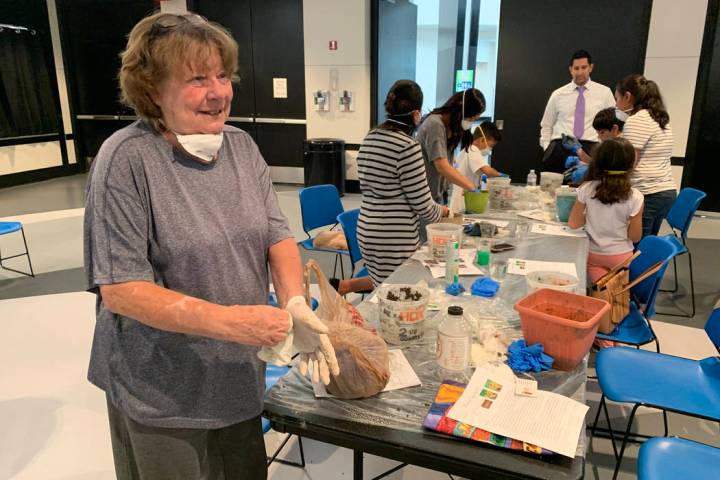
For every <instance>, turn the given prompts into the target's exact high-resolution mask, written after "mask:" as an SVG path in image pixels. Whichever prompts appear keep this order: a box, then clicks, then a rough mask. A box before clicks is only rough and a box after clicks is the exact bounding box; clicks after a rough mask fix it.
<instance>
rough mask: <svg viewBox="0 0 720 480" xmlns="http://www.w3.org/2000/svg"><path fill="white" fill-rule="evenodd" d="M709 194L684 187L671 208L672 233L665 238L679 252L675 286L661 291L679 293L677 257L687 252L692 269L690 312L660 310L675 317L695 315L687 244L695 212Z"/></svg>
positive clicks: (675, 263)
mask: <svg viewBox="0 0 720 480" xmlns="http://www.w3.org/2000/svg"><path fill="white" fill-rule="evenodd" d="M706 196H707V195H706V194H705V192H702V191H700V190H696V189H694V188H683V189H682V190H680V194H679V195H678V197H677V199H676V200H675V202H674V203H673V205H672V207H671V208H670V212H668V215H667V218H666V219H665V220H667V222H668V224H669V225H670V228H671V229H672V233H669V234H667V235H665V238H667V239H668V240H670V241H671V242H672V243H673V245H675V249H676V250H677V253H676V254H675V256H674V257H673V271H674V273H675V287H674V288H673V289H672V290H660V291H661V292H670V293H677V291H678V289H679V288H680V285H679V284H678V273H677V260H676V259H677V257H679V256H680V255H683V254H685V253H687V255H688V267H689V269H690V305H691V310H690V313H688V312H686V311H685V310H683V309H679V310H680V312H681V313H667V312H660V313H661V314H662V315H670V316H674V317H688V318H692V317H694V316H695V280H694V279H693V268H692V255H691V254H690V249H689V248H688V246H687V234H688V230H690V224H691V223H692V219H693V217H694V216H695V212H696V211H697V209H698V207H700V202H702V199H703V198H705V197H706Z"/></svg>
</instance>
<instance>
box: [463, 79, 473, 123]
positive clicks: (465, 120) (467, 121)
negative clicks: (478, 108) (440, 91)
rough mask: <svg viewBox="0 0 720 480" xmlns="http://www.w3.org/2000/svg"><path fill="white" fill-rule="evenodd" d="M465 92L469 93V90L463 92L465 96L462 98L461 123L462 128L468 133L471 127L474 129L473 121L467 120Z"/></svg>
mask: <svg viewBox="0 0 720 480" xmlns="http://www.w3.org/2000/svg"><path fill="white" fill-rule="evenodd" d="M465 92H467V89H465V90H463V96H462V114H461V118H462V120H461V121H460V127H461V128H462V129H463V130H465V131H468V130H470V127H472V124H473V121H472V120H468V119H466V118H465Z"/></svg>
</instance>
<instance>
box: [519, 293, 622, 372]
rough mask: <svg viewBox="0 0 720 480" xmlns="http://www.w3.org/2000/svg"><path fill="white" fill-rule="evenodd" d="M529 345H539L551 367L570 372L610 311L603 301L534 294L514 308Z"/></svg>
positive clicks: (558, 294) (564, 295)
mask: <svg viewBox="0 0 720 480" xmlns="http://www.w3.org/2000/svg"><path fill="white" fill-rule="evenodd" d="M515 310H517V311H518V313H519V314H520V323H521V325H522V332H523V336H524V337H525V341H526V342H527V344H528V345H532V344H534V343H542V344H543V347H544V350H545V353H547V354H548V355H550V356H552V357H554V358H555V363H554V364H553V367H554V368H556V369H558V370H572V369H574V368H575V367H576V366H577V365H578V364H579V363H580V362H581V361H582V359H583V357H584V356H585V355H586V354H587V353H588V352H589V351H590V347H591V346H592V343H593V340H594V339H595V334H596V333H597V329H598V323H599V322H600V318H601V317H602V316H603V315H605V313H606V312H607V311H608V310H610V304H608V303H607V302H606V301H604V300H600V299H597V298H592V297H587V296H585V295H577V294H574V293H569V292H560V291H557V290H551V289H549V288H542V289H540V290H537V291H535V292H533V293H531V294H530V295H527V296H526V297H524V298H521V299H520V300H519V301H518V302H517V303H516V304H515Z"/></svg>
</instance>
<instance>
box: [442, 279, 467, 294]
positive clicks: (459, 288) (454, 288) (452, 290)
mask: <svg viewBox="0 0 720 480" xmlns="http://www.w3.org/2000/svg"><path fill="white" fill-rule="evenodd" d="M464 291H465V287H463V284H462V283H460V282H455V283H451V284H450V285H448V286H447V287H445V293H447V294H448V295H452V296H453V297H457V296H458V295H460V294H461V293H463V292H464Z"/></svg>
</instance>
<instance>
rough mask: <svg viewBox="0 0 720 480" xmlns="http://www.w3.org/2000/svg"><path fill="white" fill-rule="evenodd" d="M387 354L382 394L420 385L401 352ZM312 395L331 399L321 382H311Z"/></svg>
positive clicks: (390, 351) (395, 350) (392, 351)
mask: <svg viewBox="0 0 720 480" xmlns="http://www.w3.org/2000/svg"><path fill="white" fill-rule="evenodd" d="M388 353H389V354H390V380H388V383H387V385H385V388H383V390H382V391H383V392H389V391H391V390H399V389H401V388H408V387H416V386H418V385H422V383H421V382H420V378H418V376H417V373H415V370H413V368H412V365H410V362H408V360H407V358H405V354H404V353H403V352H402V350H400V349H399V348H396V349H393V350H388ZM313 393H315V397H317V398H333V395H331V394H330V393H328V391H327V389H326V388H325V385H323V384H322V382H320V383H315V382H313Z"/></svg>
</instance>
